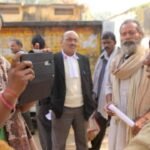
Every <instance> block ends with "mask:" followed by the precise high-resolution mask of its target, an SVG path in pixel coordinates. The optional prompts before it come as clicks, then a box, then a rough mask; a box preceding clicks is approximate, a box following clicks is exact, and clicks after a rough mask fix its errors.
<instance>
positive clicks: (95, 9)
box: [79, 0, 150, 14]
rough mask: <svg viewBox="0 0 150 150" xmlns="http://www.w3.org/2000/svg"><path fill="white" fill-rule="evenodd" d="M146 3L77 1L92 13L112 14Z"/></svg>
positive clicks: (123, 0) (135, 1)
mask: <svg viewBox="0 0 150 150" xmlns="http://www.w3.org/2000/svg"><path fill="white" fill-rule="evenodd" d="M148 2H150V0H79V3H80V4H86V5H87V6H88V7H89V8H90V10H91V12H92V13H100V12H111V13H112V14H117V13H120V12H124V11H125V10H127V9H129V8H132V7H135V6H138V5H140V4H144V3H148Z"/></svg>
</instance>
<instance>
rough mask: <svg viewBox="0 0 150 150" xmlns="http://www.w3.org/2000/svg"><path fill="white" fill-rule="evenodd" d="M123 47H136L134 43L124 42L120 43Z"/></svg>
mask: <svg viewBox="0 0 150 150" xmlns="http://www.w3.org/2000/svg"><path fill="white" fill-rule="evenodd" d="M122 45H123V46H127V47H128V46H132V45H136V42H135V41H125V42H123V43H122Z"/></svg>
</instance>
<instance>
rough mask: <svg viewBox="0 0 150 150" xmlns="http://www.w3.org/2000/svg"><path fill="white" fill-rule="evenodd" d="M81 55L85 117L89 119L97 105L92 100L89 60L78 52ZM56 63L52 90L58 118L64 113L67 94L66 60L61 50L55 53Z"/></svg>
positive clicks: (53, 107)
mask: <svg viewBox="0 0 150 150" xmlns="http://www.w3.org/2000/svg"><path fill="white" fill-rule="evenodd" d="M77 56H78V57H79V59H78V62H79V68H80V75H81V89H82V95H83V101H84V106H83V107H84V111H83V113H84V118H85V119H86V120H88V118H89V116H90V115H91V114H92V112H93V110H94V108H95V106H94V101H93V100H92V79H91V71H90V65H89V60H88V58H87V57H85V56H83V55H80V54H78V53H77ZM54 64H55V79H54V87H53V91H52V110H53V112H54V113H55V115H56V117H57V118H60V117H61V115H62V113H63V108H64V101H65V95H66V84H65V72H64V61H63V55H62V53H61V52H59V53H56V54H55V55H54Z"/></svg>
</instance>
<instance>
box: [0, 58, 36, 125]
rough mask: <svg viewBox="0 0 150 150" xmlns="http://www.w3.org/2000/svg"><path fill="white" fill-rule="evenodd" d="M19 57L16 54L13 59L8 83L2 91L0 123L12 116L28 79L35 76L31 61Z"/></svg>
mask: <svg viewBox="0 0 150 150" xmlns="http://www.w3.org/2000/svg"><path fill="white" fill-rule="evenodd" d="M19 58H20V56H16V57H15V58H14V60H13V61H12V65H11V69H10V70H9V72H8V84H7V86H6V88H5V90H4V91H3V92H1V93H0V124H2V123H4V122H5V121H6V120H7V118H8V117H9V116H10V113H11V111H12V110H13V109H15V106H16V103H17V99H18V97H19V96H20V94H21V93H22V92H23V91H24V89H25V88H26V86H27V84H28V81H29V80H32V79H33V78H34V72H33V70H32V63H31V62H30V61H23V62H20V61H19Z"/></svg>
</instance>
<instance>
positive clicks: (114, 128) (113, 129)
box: [108, 80, 129, 150]
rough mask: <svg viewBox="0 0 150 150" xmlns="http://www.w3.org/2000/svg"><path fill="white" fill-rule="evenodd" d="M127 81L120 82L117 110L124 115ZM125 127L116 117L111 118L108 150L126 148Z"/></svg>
mask: <svg viewBox="0 0 150 150" xmlns="http://www.w3.org/2000/svg"><path fill="white" fill-rule="evenodd" d="M128 89H129V80H121V81H120V91H119V93H120V103H119V104H118V106H117V107H118V108H119V109H120V110H121V111H122V112H124V113H125V114H126V111H127V110H126V108H127V95H128ZM126 132H127V125H126V124H125V123H124V122H123V121H122V120H120V119H118V118H117V117H112V118H111V123H110V129H109V137H108V141H109V142H108V145H109V150H123V149H124V148H125V146H126V144H127V143H126Z"/></svg>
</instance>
